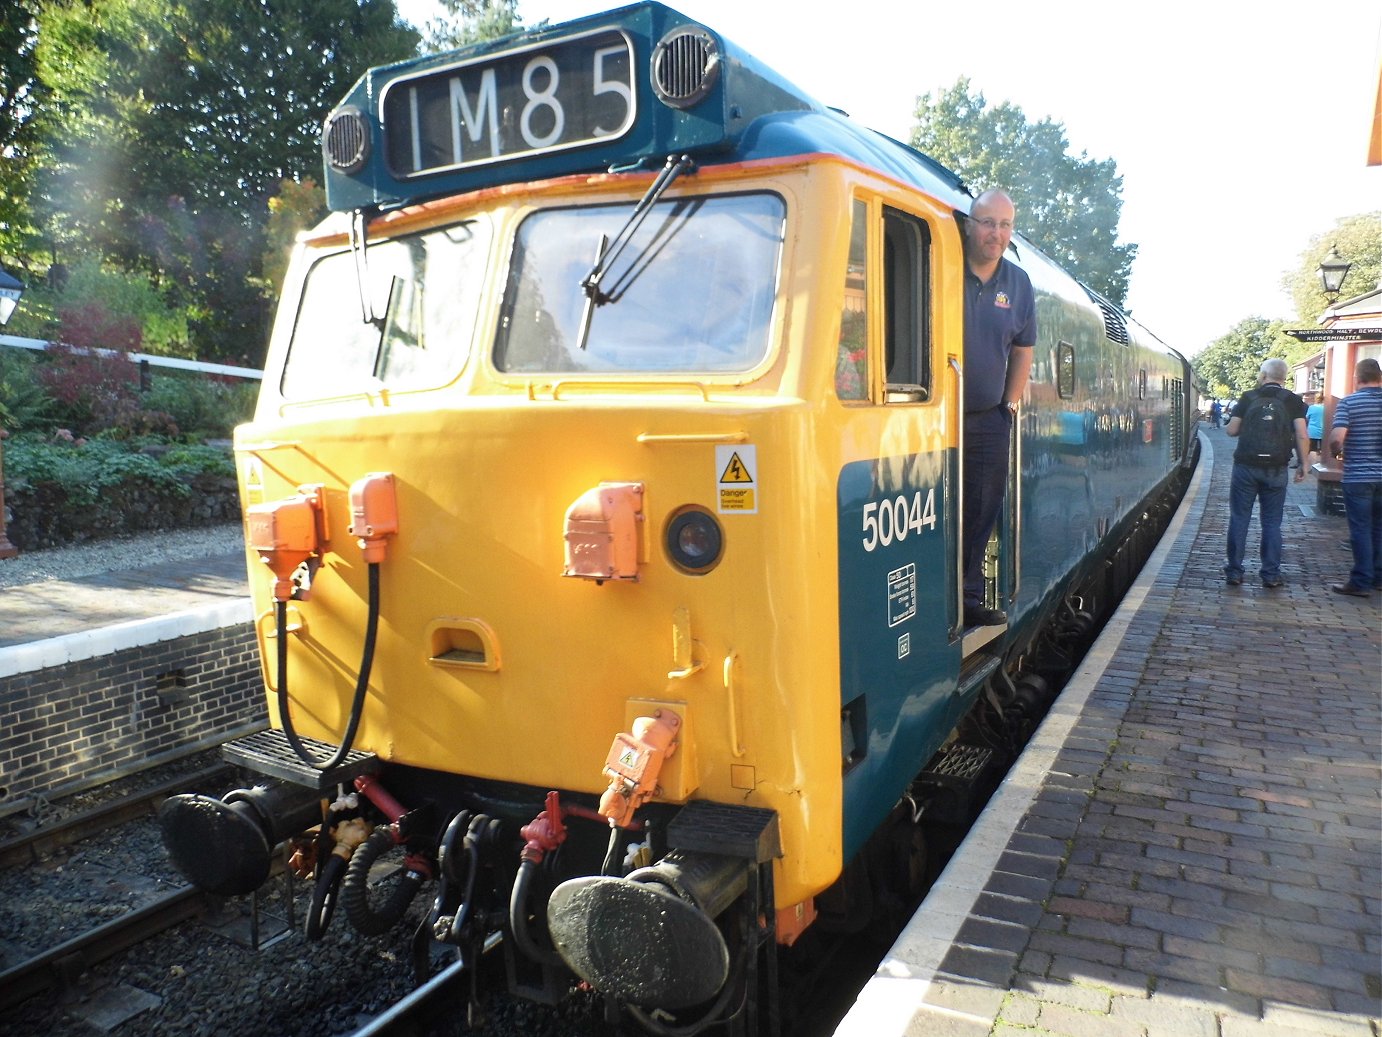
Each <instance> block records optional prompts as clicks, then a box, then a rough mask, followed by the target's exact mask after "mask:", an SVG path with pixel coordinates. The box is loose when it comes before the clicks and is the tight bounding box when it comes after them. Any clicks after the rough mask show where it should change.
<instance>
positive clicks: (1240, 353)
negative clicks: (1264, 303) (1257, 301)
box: [1190, 317, 1301, 398]
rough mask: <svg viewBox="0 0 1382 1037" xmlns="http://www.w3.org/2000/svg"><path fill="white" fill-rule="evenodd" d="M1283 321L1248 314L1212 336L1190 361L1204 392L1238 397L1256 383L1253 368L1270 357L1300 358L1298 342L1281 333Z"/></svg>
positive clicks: (1289, 360) (1255, 369)
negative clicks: (1225, 332)
mask: <svg viewBox="0 0 1382 1037" xmlns="http://www.w3.org/2000/svg"><path fill="white" fill-rule="evenodd" d="M1284 327H1285V322H1283V321H1279V320H1273V321H1269V320H1266V319H1264V318H1262V317H1248V318H1246V319H1244V320H1241V321H1239V322H1238V323H1237V324H1236V325H1235V326H1234V328H1233V330H1232V331H1230V332H1229V333H1228V334H1227V335H1223V336H1221V337H1220V338H1217V339H1215V340H1214V341H1213V342H1211V343H1210V344H1209V345H1208V346H1206V347H1205V348H1204V349H1203V350H1201V351H1200V353H1199V354H1198V355H1197V356H1196V357H1195V358H1194V359H1193V360H1191V362H1190V366H1191V368H1192V369H1193V370H1194V372H1195V377H1196V379H1197V380H1198V381H1199V383H1200V386H1201V388H1202V390H1203V391H1204V393H1205V394H1206V395H1208V396H1218V397H1225V396H1232V397H1235V398H1236V397H1238V396H1240V395H1242V394H1243V393H1245V392H1247V391H1248V390H1249V389H1252V388H1255V387H1256V385H1257V369H1258V368H1259V367H1261V366H1262V361H1264V360H1266V359H1268V358H1270V357H1282V358H1283V359H1285V360H1286V362H1287V363H1292V362H1294V361H1295V360H1298V359H1301V357H1300V356H1299V354H1300V352H1301V343H1299V342H1297V341H1296V340H1295V339H1293V338H1291V337H1290V336H1289V335H1287V334H1285V332H1284V331H1283V330H1282V329H1283V328H1284Z"/></svg>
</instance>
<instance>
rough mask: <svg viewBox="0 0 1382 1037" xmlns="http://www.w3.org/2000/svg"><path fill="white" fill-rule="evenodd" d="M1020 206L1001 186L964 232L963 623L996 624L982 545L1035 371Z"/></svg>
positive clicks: (984, 198) (1001, 619) (977, 205)
mask: <svg viewBox="0 0 1382 1037" xmlns="http://www.w3.org/2000/svg"><path fill="white" fill-rule="evenodd" d="M1016 214H1017V210H1016V207H1015V206H1014V205H1013V201H1012V199H1011V198H1009V197H1008V195H1007V194H1006V193H1005V192H1003V191H1000V190H990V191H985V192H984V193H983V194H981V195H980V196H979V197H978V198H976V199H975V200H974V204H973V205H972V206H970V210H969V218H968V219H967V220H965V221H964V236H965V335H964V342H965V357H964V458H963V459H962V464H963V469H964V515H963V516H962V519H961V541H962V544H961V546H962V552H961V558H962V559H963V564H964V592H965V596H964V625H965V627H966V628H969V627H977V626H999V625H1002V624H1004V623H1006V622H1007V621H1008V616H1007V613H1005V612H1004V611H1003V610H1002V609H996V608H991V607H989V606H987V605H986V604H985V603H984V549H985V547H986V545H987V544H988V541H989V536H990V534H992V532H993V527H994V525H995V524H996V523H997V521H998V514H999V511H1000V510H1001V508H1002V505H1003V495H1004V492H1005V491H1006V489H1007V485H1008V446H1009V443H1010V441H1011V439H1012V427H1013V424H1014V422H1015V421H1016V420H1017V409H1018V406H1019V405H1020V404H1021V402H1022V395H1023V393H1024V392H1025V391H1026V389H1027V378H1028V377H1029V376H1030V375H1031V373H1032V347H1033V346H1034V345H1036V336H1037V322H1036V299H1035V297H1034V295H1033V293H1032V282H1031V280H1030V279H1029V278H1028V277H1027V274H1026V271H1024V270H1022V269H1021V268H1020V267H1018V266H1016V265H1015V264H1013V263H1012V262H1010V261H1009V260H1008V259H1006V258H1005V255H1004V254H1005V253H1006V252H1007V250H1008V244H1009V242H1010V241H1012V236H1013V218H1014V217H1015V216H1016Z"/></svg>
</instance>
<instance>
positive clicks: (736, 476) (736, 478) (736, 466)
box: [720, 451, 753, 482]
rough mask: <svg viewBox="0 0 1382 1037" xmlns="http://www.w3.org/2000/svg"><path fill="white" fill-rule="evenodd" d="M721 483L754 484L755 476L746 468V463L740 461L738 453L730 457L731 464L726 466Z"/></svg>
mask: <svg viewBox="0 0 1382 1037" xmlns="http://www.w3.org/2000/svg"><path fill="white" fill-rule="evenodd" d="M720 482H753V476H752V475H750V474H749V470H748V469H747V468H745V467H744V462H743V461H741V460H739V454H738V452H737V451H736V452H735V453H734V454H731V455H730V458H729V464H727V465H725V470H724V472H723V474H721V476H720Z"/></svg>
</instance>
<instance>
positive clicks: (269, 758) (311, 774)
mask: <svg viewBox="0 0 1382 1037" xmlns="http://www.w3.org/2000/svg"><path fill="white" fill-rule="evenodd" d="M298 741H300V742H301V743H302V744H303V746H304V747H305V748H306V749H307V751H308V752H310V753H311V754H312V755H313V756H315V757H317V758H318V759H320V760H322V761H323V762H325V761H326V760H329V759H331V758H332V757H333V756H335V755H336V749H337V746H334V745H331V744H329V743H327V742H319V741H317V740H316V739H315V738H302V737H300V736H299V738H298ZM221 755H222V756H224V757H225V758H226V759H227V760H229V761H230V762H231V763H234V764H237V765H239V766H241V767H244V768H246V769H247V770H251V771H256V772H257V773H259V774H266V775H268V776H269V777H272V778H279V779H280V780H282V781H290V782H292V783H293V784H295V785H305V786H306V787H307V788H310V789H329V788H332V787H334V786H336V785H343V784H347V783H349V782H351V781H354V780H355V779H356V778H358V777H359V776H360V775H361V774H369V773H372V772H375V771H378V770H379V769H380V766H381V764H380V760H379V757H377V756H375V755H374V754H373V753H363V752H359V751H358V750H354V749H352V750H351V751H350V753H349V755H347V756H346V758H345V759H344V760H343V761H342V762H341V763H340V764H339V765H338V766H335V767H333V768H331V769H330V770H329V771H322V770H318V769H317V768H316V767H313V766H312V765H311V764H307V763H303V762H302V760H300V759H298V754H297V753H296V752H294V751H293V747H292V746H291V745H289V744H288V737H287V736H286V735H285V734H284V733H283V732H282V731H277V730H273V729H270V730H268V731H259V732H257V733H255V734H252V735H247V736H246V737H244V738H237V739H236V740H235V741H233V742H227V743H226V744H225V745H223V746H221Z"/></svg>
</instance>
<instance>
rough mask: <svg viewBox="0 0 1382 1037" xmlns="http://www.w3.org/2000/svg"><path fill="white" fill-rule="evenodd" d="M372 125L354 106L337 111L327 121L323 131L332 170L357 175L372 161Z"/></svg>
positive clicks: (324, 144) (327, 158)
mask: <svg viewBox="0 0 1382 1037" xmlns="http://www.w3.org/2000/svg"><path fill="white" fill-rule="evenodd" d="M369 148H370V139H369V125H368V124H367V123H366V122H365V113H364V112H362V111H360V109H359V108H356V107H355V106H354V105H346V106H345V107H344V108H338V109H337V110H336V111H334V112H332V113H331V114H330V115H328V116H327V117H326V125H325V126H324V127H323V128H322V150H323V151H325V152H326V161H327V163H328V164H329V165H330V166H331V168H332V169H338V170H340V171H341V172H342V173H358V172H359V171H360V170H362V169H364V168H365V163H366V162H367V161H368V160H369Z"/></svg>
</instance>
